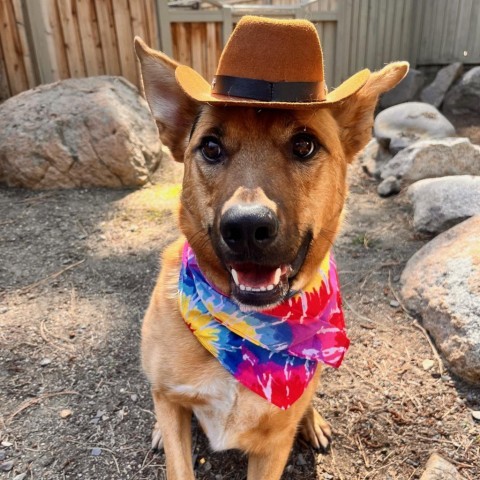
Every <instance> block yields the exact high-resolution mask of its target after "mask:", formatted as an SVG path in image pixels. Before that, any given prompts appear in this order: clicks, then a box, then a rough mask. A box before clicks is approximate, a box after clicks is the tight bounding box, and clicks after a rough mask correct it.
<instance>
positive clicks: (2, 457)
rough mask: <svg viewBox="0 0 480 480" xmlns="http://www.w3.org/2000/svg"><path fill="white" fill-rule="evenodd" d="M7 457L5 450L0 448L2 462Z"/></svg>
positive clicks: (0, 460)
mask: <svg viewBox="0 0 480 480" xmlns="http://www.w3.org/2000/svg"><path fill="white" fill-rule="evenodd" d="M6 457H7V454H6V452H5V450H0V462H3V461H4V460H5V458H6Z"/></svg>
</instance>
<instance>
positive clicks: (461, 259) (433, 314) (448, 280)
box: [400, 216, 480, 384]
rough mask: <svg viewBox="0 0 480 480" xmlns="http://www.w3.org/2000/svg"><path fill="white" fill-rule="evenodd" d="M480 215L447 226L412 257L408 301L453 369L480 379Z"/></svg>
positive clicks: (406, 280) (405, 288)
mask: <svg viewBox="0 0 480 480" xmlns="http://www.w3.org/2000/svg"><path fill="white" fill-rule="evenodd" d="M479 238H480V216H475V217H472V218H470V219H469V220H466V221H464V222H462V223H460V224H459V225H456V226H455V227H453V228H451V229H450V230H447V231H446V232H443V233H442V234H440V235H439V236H438V237H436V238H435V239H433V240H432V241H431V242H429V243H427V244H426V245H425V246H424V247H423V248H422V249H420V250H419V251H418V252H417V253H416V254H415V255H414V256H413V257H412V258H411V259H410V260H409V261H408V263H407V266H406V267H405V270H404V271H403V273H402V276H401V280H400V281H401V294H402V297H403V300H404V302H405V305H406V307H407V308H408V309H409V310H410V311H412V312H413V313H414V314H415V315H418V316H420V317H421V318H422V321H423V324H424V326H425V328H426V329H427V330H428V332H429V333H430V335H431V336H432V338H433V340H434V341H435V344H436V345H437V347H438V349H439V351H440V352H441V353H442V355H443V356H444V358H445V359H446V361H447V363H448V365H449V367H450V368H451V370H452V371H453V372H454V373H456V374H457V375H458V376H459V377H461V378H463V379H464V380H466V381H468V382H472V383H477V384H478V382H480V242H479Z"/></svg>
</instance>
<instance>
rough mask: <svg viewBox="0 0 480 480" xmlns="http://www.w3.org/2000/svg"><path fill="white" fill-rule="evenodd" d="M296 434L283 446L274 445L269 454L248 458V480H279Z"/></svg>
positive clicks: (252, 455) (252, 454)
mask: <svg viewBox="0 0 480 480" xmlns="http://www.w3.org/2000/svg"><path fill="white" fill-rule="evenodd" d="M294 435H295V432H292V434H291V435H289V436H288V438H285V441H284V442H282V443H281V444H276V445H272V446H271V447H270V448H269V450H268V452H265V453H262V454H255V453H251V454H250V455H249V456H248V475H247V480H279V479H280V477H281V476H282V473H283V470H284V468H285V464H286V463H287V460H288V456H289V455H290V451H291V449H292V445H293V439H294Z"/></svg>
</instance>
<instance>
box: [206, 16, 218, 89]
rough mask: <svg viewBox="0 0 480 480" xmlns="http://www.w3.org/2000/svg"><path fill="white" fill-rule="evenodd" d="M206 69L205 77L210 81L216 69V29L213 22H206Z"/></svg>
mask: <svg viewBox="0 0 480 480" xmlns="http://www.w3.org/2000/svg"><path fill="white" fill-rule="evenodd" d="M206 27H207V30H206V33H207V49H206V53H207V70H206V76H205V78H206V79H207V81H209V82H211V81H212V80H213V77H214V75H215V71H216V69H217V30H216V25H215V23H213V22H212V23H207V26H206Z"/></svg>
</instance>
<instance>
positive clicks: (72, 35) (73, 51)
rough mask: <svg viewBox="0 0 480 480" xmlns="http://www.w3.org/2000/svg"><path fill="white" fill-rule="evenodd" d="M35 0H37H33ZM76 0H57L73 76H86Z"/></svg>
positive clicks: (69, 66)
mask: <svg viewBox="0 0 480 480" xmlns="http://www.w3.org/2000/svg"><path fill="white" fill-rule="evenodd" d="M31 1H32V2H35V0H31ZM73 1H74V0H57V7H58V12H59V16H60V24H61V27H62V33H63V42H64V46H65V51H66V52H67V63H68V69H69V71H70V76H71V77H74V78H75V77H84V76H85V74H86V71H85V64H84V59H83V51H82V45H81V41H80V32H79V29H78V19H77V14H76V10H74V6H75V5H74V4H73Z"/></svg>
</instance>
